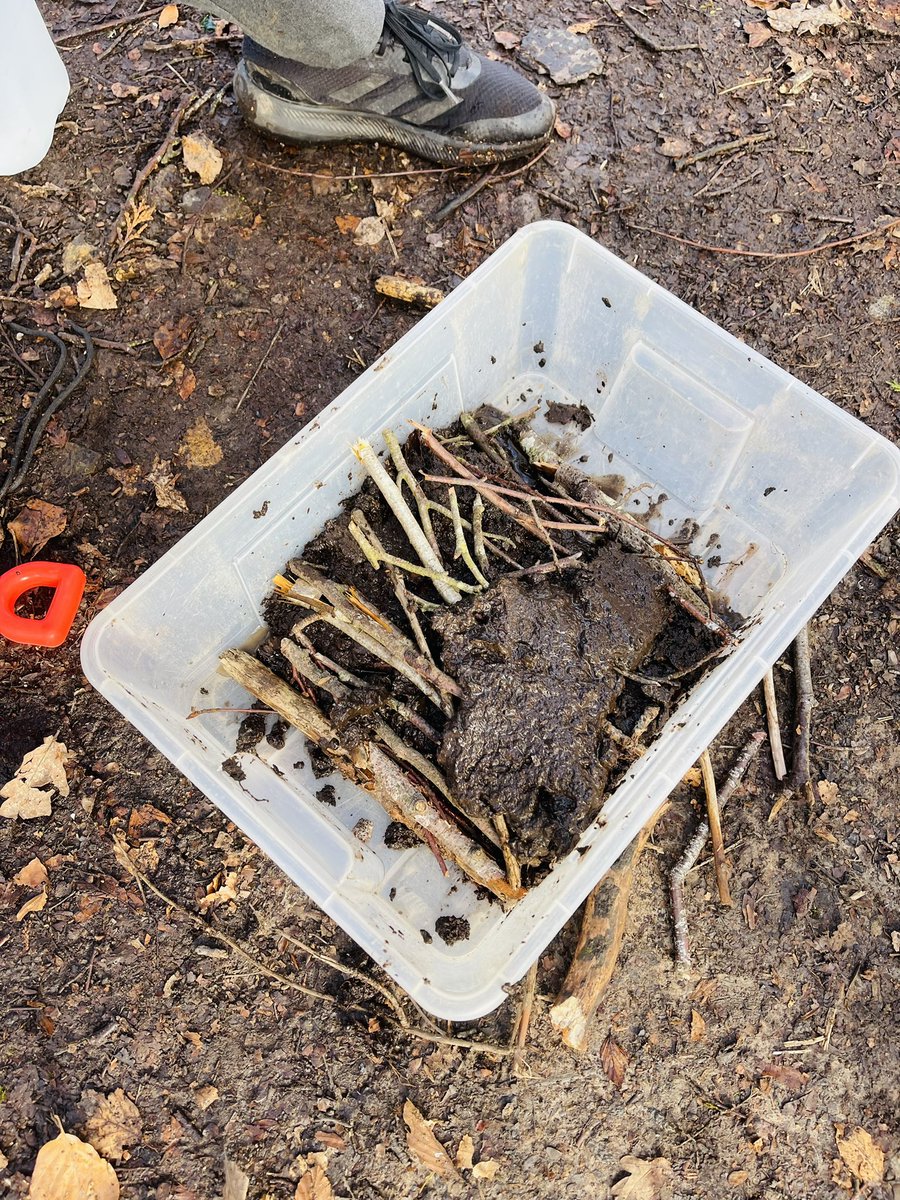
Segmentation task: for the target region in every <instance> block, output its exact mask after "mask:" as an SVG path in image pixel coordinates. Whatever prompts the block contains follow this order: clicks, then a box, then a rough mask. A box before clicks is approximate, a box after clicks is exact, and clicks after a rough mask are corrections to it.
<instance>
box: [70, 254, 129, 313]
mask: <svg viewBox="0 0 900 1200" xmlns="http://www.w3.org/2000/svg"><path fill="white" fill-rule="evenodd" d="M75 294H76V295H77V296H78V303H79V304H80V305H81V307H82V308H98V309H104V310H105V309H111V308H118V307H119V302H118V300H117V299H116V297H115V293H114V292H113V290H112V288H111V287H110V286H109V276H108V275H107V273H106V267H104V265H103V263H100V262H89V263H85V264H84V279H81V280H79V281H78V283H77V285H76V287H75Z"/></svg>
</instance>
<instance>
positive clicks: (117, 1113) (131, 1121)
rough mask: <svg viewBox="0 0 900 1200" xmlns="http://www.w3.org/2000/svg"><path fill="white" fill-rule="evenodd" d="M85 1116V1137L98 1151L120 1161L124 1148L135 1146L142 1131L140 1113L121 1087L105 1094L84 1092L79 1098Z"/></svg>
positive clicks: (123, 1156) (124, 1155)
mask: <svg viewBox="0 0 900 1200" xmlns="http://www.w3.org/2000/svg"><path fill="white" fill-rule="evenodd" d="M82 1104H83V1106H84V1109H85V1112H86V1113H87V1119H86V1120H85V1122H84V1136H85V1137H86V1138H87V1140H88V1141H89V1142H90V1143H91V1145H92V1146H93V1147H94V1149H95V1150H96V1151H97V1153H98V1154H102V1155H103V1157H104V1158H111V1159H112V1160H113V1162H120V1161H121V1160H122V1159H123V1158H127V1157H128V1154H127V1153H126V1147H128V1146H134V1145H136V1144H137V1143H138V1142H139V1141H140V1139H141V1134H142V1133H143V1131H144V1123H143V1121H142V1120H141V1114H140V1111H139V1110H138V1107H137V1105H136V1104H135V1103H134V1101H132V1100H129V1098H128V1097H127V1096H126V1095H125V1093H124V1091H123V1090H122V1089H121V1088H116V1090H115V1091H114V1092H110V1093H109V1095H108V1096H104V1095H103V1093H102V1092H95V1091H87V1092H85V1093H84V1096H83V1097H82Z"/></svg>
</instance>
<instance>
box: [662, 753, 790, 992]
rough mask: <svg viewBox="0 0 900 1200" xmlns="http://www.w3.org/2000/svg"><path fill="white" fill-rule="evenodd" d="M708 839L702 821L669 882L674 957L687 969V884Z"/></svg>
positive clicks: (737, 772)
mask: <svg viewBox="0 0 900 1200" xmlns="http://www.w3.org/2000/svg"><path fill="white" fill-rule="evenodd" d="M765 736H766V735H765V734H764V733H762V732H759V733H754V734H753V735H752V737H751V738H750V739H749V741H748V742H747V744H746V746H744V749H743V750H742V751H741V753H740V755H739V756H738V759H737V761H736V762H735V764H734V766H733V767H732V768H731V770H730V771H729V772H728V776H727V778H726V780H725V782H724V784H723V785H722V789H721V791H720V792H719V809H720V811H721V809H723V808H724V807H725V805H726V804H727V803H728V801H729V800H730V799H731V797H732V796H733V795H734V793H735V792H736V791H737V789H738V787H739V786H740V783H741V780H742V779H743V778H744V774H745V772H746V771H747V768H748V767H749V766H750V763H751V762H752V761H753V759H754V758H755V757H756V756H757V754H759V751H760V747H761V746H762V744H763V741H764V740H765ZM708 837H709V825H708V824H707V822H706V821H701V823H700V824H699V825H698V826H697V832H696V833H695V834H694V836H693V837H692V838H691V840H690V842H689V843H688V845H687V848H686V849H685V852H684V854H682V856H681V858H680V859H679V860H678V862H677V864H676V865H675V867H674V869H673V871H672V874H671V876H670V880H669V891H670V895H671V897H672V918H673V921H674V925H675V956H676V959H677V961H678V962H679V963H680V964H681V965H682V966H685V967H687V968H690V965H691V952H690V945H689V943H688V926H687V910H686V908H685V904H684V881H685V879H686V878H687V875H688V872H689V871H691V870H692V869H693V867H694V865H695V863H696V862H697V859H698V858H699V856H700V851H701V850H702V849H703V847H704V846H705V845H706V839H707V838H708Z"/></svg>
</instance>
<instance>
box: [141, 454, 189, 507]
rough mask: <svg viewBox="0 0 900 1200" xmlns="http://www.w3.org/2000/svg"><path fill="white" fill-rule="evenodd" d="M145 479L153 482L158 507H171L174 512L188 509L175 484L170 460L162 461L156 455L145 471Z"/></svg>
mask: <svg viewBox="0 0 900 1200" xmlns="http://www.w3.org/2000/svg"><path fill="white" fill-rule="evenodd" d="M147 481H148V482H149V483H152V484H153V490H154V491H155V492H156V503H157V506H158V507H159V508H171V509H173V510H174V511H175V512H187V511H188V505H187V500H185V498H184V496H182V494H181V492H179V490H178V488H177V487H176V486H175V476H174V474H173V473H172V464H171V463H170V462H164V461H163V459H161V458H160V457H159V455H157V456H156V457H155V458H154V460H153V466H152V467H151V468H150V471H149V472H148V473H147Z"/></svg>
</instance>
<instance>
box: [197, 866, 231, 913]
mask: <svg viewBox="0 0 900 1200" xmlns="http://www.w3.org/2000/svg"><path fill="white" fill-rule="evenodd" d="M237 887H238V875H237V871H229V872H228V873H227V874H226V875H225V878H224V880H223V879H222V876H221V874H220V875H217V876H216V877H215V879H214V880H213V881H212V883H211V884H210V885H209V887H208V889H207V892H206V895H205V896H204V897H203V899H202V900H201V901H200V903H199V904H198V906H197V907H198V908H199V909H200V911H201V912H202V913H204V914H205V913H208V912H209V911H210V909H212V908H218V907H219V905H220V904H227V903H228V901H229V900H236V899H237Z"/></svg>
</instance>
